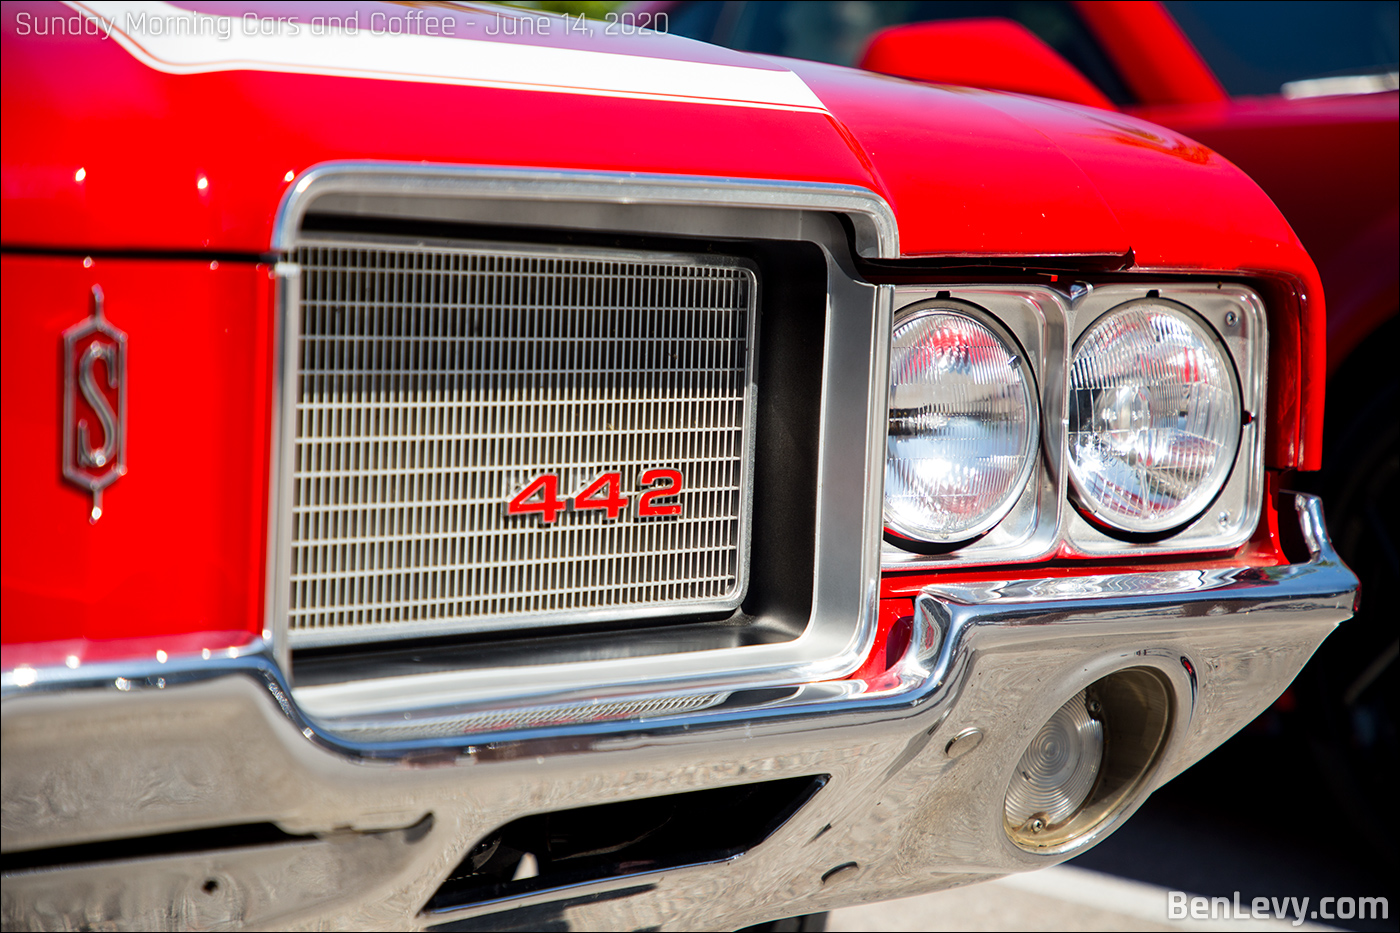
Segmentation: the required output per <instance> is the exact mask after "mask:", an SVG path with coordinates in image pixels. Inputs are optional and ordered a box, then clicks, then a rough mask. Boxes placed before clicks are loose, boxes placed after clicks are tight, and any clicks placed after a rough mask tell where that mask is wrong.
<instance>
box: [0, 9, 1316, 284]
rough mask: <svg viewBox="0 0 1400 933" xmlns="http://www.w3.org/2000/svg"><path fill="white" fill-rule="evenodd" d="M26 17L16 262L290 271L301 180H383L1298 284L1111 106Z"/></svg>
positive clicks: (973, 251)
mask: <svg viewBox="0 0 1400 933" xmlns="http://www.w3.org/2000/svg"><path fill="white" fill-rule="evenodd" d="M12 10H13V11H12V12H9V13H8V15H7V16H6V18H5V23H4V38H3V42H4V55H3V66H2V67H3V104H4V107H3V122H4V136H3V179H4V198H5V211H4V220H3V241H4V243H5V245H6V246H10V247H13V246H23V247H34V248H63V249H93V250H103V249H106V250H141V251H146V250H150V251H212V252H221V253H235V254H238V253H253V254H261V253H266V252H267V251H268V250H269V249H270V244H271V242H272V225H273V220H274V216H275V213H276V208H277V205H278V203H279V202H280V200H281V198H282V196H283V194H284V192H285V191H286V189H287V187H288V186H289V185H290V184H291V183H292V180H293V179H294V178H295V177H296V176H298V175H299V174H301V173H302V172H304V171H305V170H306V169H308V168H309V167H311V166H313V165H316V164H319V163H323V162H327V161H334V160H341V159H354V160H366V159H379V160H388V161H396V162H440V163H458V164H475V165H510V166H539V167H547V168H557V169H586V170H595V171H596V170H608V171H625V172H645V173H664V174H678V175H707V176H723V177H742V178H766V179H787V180H794V181H810V182H826V183H838V184H849V185H858V186H861V187H864V188H869V189H871V190H873V191H875V192H877V193H878V194H880V195H881V196H882V197H883V198H884V199H885V200H886V201H888V202H889V204H890V205H891V206H892V208H893V209H894V212H895V215H896V217H897V218H898V222H899V231H900V248H901V253H902V254H904V255H906V256H1012V257H1014V256H1097V257H1128V259H1127V260H1125V261H1135V262H1136V263H1137V264H1138V265H1147V266H1154V267H1159V268H1219V269H1229V268H1250V267H1255V268H1279V267H1289V266H1293V267H1297V266H1298V265H1299V260H1298V258H1297V256H1296V255H1294V254H1296V253H1299V252H1301V251H1300V250H1299V249H1298V247H1297V241H1296V238H1295V237H1294V236H1293V234H1292V231H1291V230H1289V228H1288V226H1287V224H1286V223H1284V221H1283V220H1282V218H1281V217H1280V216H1279V214H1278V212H1277V211H1276V210H1275V209H1274V208H1273V206H1272V204H1270V202H1269V201H1268V199H1267V198H1266V197H1265V196H1264V195H1263V194H1262V193H1261V192H1260V191H1259V190H1258V188H1257V187H1256V186H1255V185H1254V184H1253V183H1252V182H1250V181H1249V180H1248V179H1247V178H1246V177H1245V176H1244V175H1243V174H1241V173H1240V172H1239V171H1238V170H1236V169H1235V168H1234V167H1233V166H1231V165H1230V164H1229V163H1228V162H1226V161H1225V160H1223V159H1222V158H1220V157H1219V156H1217V155H1215V154H1214V153H1212V152H1211V151H1210V150H1208V149H1206V148H1204V147H1202V146H1200V145H1198V144H1196V143H1194V142H1192V141H1191V140H1189V139H1187V138H1185V137H1182V136H1179V135H1177V134H1174V133H1172V132H1171V131H1168V130H1165V129H1162V128H1160V127H1156V126H1153V125H1152V124H1148V123H1145V122H1142V121H1139V120H1135V119H1132V118H1129V117H1124V116H1121V115H1116V114H1111V113H1105V112H1103V111H1099V110H1093V109H1090V108H1082V107H1076V106H1074V105H1069V104H1059V103H1055V102H1049V101H1043V100H1038V99H1033V98H1027V97H1021V96H1016V95H1009V94H999V93H993V92H985V91H976V90H969V89H964V88H938V87H929V86H925V85H920V84H915V83H912V82H907V81H901V80H898V79H893V78H886V77H882V76H877V75H872V74H868V73H864V72H858V71H853V70H850V69H843V68H837V67H833V66H826V65H819V64H813V63H809V62H793V61H784V60H778V59H772V58H765V57H758V56H751V55H746V54H742V53H738V52H734V51H731V50H727V49H721V48H717V47H714V46H709V45H705V44H703V43H698V42H693V41H690V40H686V39H679V38H675V37H670V36H664V35H657V34H654V33H645V34H640V35H636V34H634V35H618V36H613V35H608V34H606V33H607V30H606V24H603V23H597V22H593V23H585V22H583V21H581V20H576V19H569V18H565V17H555V16H543V15H536V14H533V13H529V12H526V11H520V10H506V9H504V8H499V9H497V8H488V7H480V8H477V7H465V8H456V9H448V8H446V7H443V6H437V5H423V6H404V5H396V4H374V3H364V4H338V5H328V4H315V5H312V4H302V5H297V4H290V5H279V6H277V7H273V6H271V5H263V7H259V5H258V4H249V5H238V6H237V9H236V10H234V9H233V7H232V6H231V5H228V4H178V5H176V4H161V3H154V4H153V3H130V2H112V3H102V2H88V3H72V4H58V3H38V4H29V5H25V6H24V7H23V8H22V9H13V8H12ZM252 13H257V14H259V16H260V17H261V18H256V17H252V16H250V15H245V14H252ZM335 17H339V19H335ZM429 17H433V18H435V19H434V20H433V22H434V23H435V25H434V26H432V27H431V28H430V25H429V23H430V20H429ZM60 23H61V24H62V25H59V24H60ZM447 32H450V33H451V35H450V36H449V35H444V33H447ZM430 33H435V34H430ZM1222 250H1223V252H1222ZM1286 255H1287V256H1290V257H1292V258H1284V257H1285V256H1286ZM1302 262H1303V263H1306V258H1305V257H1304V259H1303V260H1302Z"/></svg>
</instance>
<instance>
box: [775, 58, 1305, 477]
mask: <svg viewBox="0 0 1400 933" xmlns="http://www.w3.org/2000/svg"><path fill="white" fill-rule="evenodd" d="M789 64H790V66H791V67H792V69H793V70H794V71H795V72H797V73H798V74H799V75H801V76H802V78H803V79H804V80H805V81H806V82H807V84H808V85H809V86H810V87H812V89H813V90H815V91H816V92H817V95H818V96H819V97H821V99H822V100H823V101H824V102H826V104H827V106H828V107H830V108H831V109H832V111H833V112H835V113H839V114H841V118H842V121H843V123H844V125H845V126H846V128H847V129H848V131H849V132H850V134H851V136H852V137H853V138H854V139H855V140H857V141H858V142H859V143H860V145H862V146H863V147H865V155H866V157H867V159H868V160H869V161H870V162H871V164H872V165H873V166H874V167H875V172H876V176H877V180H878V181H879V182H880V187H879V189H877V190H880V191H881V193H883V194H884V195H885V197H886V199H887V200H888V201H889V202H890V204H891V206H892V207H893V208H894V210H895V213H896V215H898V216H899V217H900V218H901V226H900V235H901V238H902V239H901V246H902V249H903V252H904V253H905V254H906V255H909V256H920V255H923V256H949V255H973V256H975V255H1002V256H1011V255H1038V256H1054V255H1096V256H1122V257H1124V264H1125V266H1127V267H1130V270H1131V271H1132V272H1135V273H1136V272H1141V271H1148V270H1160V271H1164V272H1178V271H1180V272H1195V273H1200V272H1206V273H1210V272H1221V273H1222V274H1228V275H1231V276H1239V275H1241V274H1242V273H1243V274H1245V275H1247V276H1250V277H1253V278H1254V280H1255V284H1257V285H1259V286H1260V287H1261V288H1262V289H1263V290H1264V291H1265V292H1267V293H1268V297H1269V299H1270V312H1271V321H1272V328H1273V332H1274V335H1275V339H1274V343H1273V346H1272V353H1271V364H1270V366H1271V369H1270V379H1271V383H1270V392H1271V394H1273V395H1275V396H1276V398H1277V402H1278V403H1277V404H1276V405H1272V406H1271V408H1270V421H1269V430H1268V433H1267V438H1268V440H1267V449H1266V459H1267V462H1268V463H1269V465H1270V466H1274V467H1277V468H1289V467H1302V468H1303V469H1317V467H1318V466H1319V465H1320V463H1321V459H1320V458H1321V449H1322V419H1321V412H1322V406H1323V394H1324V388H1325V373H1324V369H1325V363H1324V347H1325V343H1326V342H1325V340H1324V335H1325V333H1326V326H1327V324H1326V321H1327V317H1326V308H1325V305H1324V302H1323V299H1322V286H1321V283H1320V281H1319V279H1318V275H1317V270H1316V267H1315V266H1314V265H1313V263H1312V260H1311V259H1309V258H1308V255H1307V253H1306V252H1304V250H1303V249H1302V247H1301V244H1300V243H1299V240H1298V238H1297V236H1296V235H1295V234H1294V232H1293V230H1292V229H1291V228H1290V227H1289V225H1288V223H1287V222H1286V221H1285V220H1284V219H1283V217H1282V216H1281V215H1280V214H1279V212H1278V209H1277V208H1276V207H1275V206H1274V205H1273V204H1272V202H1270V200H1269V198H1268V196H1267V195H1265V194H1264V192H1262V191H1261V190H1259V188H1258V186H1257V185H1255V184H1254V183H1253V182H1251V181H1248V180H1247V179H1246V177H1245V176H1244V175H1243V174H1242V173H1241V172H1240V171H1239V169H1237V168H1236V167H1235V166H1234V165H1232V164H1231V163H1230V162H1229V161H1228V160H1226V159H1224V158H1222V157H1221V156H1219V155H1217V154H1216V153H1215V152H1213V151H1212V150H1210V149H1208V148H1206V147H1205V146H1203V145H1201V144H1200V143H1198V142H1195V141H1194V140H1192V139H1190V138H1188V137H1186V136H1183V135H1180V134H1178V133H1176V132H1173V131H1171V130H1167V129H1163V128H1162V127H1160V126H1157V125H1154V124H1152V123H1148V122H1146V121H1144V120H1140V119H1137V118H1135V117H1132V116H1128V115H1124V114H1118V113H1112V112H1108V111H1104V110H1097V109H1088V108H1084V107H1078V106H1075V105H1073V104H1066V103H1059V102H1053V101H1042V100H1035V99H1031V98H1027V97H1020V96H1017V95H1011V94H997V93H991V92H986V91H976V90H970V89H958V88H937V87H927V86H924V85H918V84H914V83H911V82H906V81H900V80H897V79H893V78H873V79H872V78H871V77H870V76H864V78H862V76H861V75H860V73H859V72H854V71H851V70H849V69H845V68H838V67H835V66H832V65H823V64H819V63H813V62H801V61H792V62H789ZM872 80H875V81H880V82H881V83H882V84H883V85H885V86H884V87H882V88H879V89H878V90H876V89H874V88H872V86H871V81H872ZM950 126H957V127H958V131H957V132H956V133H951V132H949V128H950ZM932 166H936V167H937V171H933V170H931V167H932ZM1163 191H1170V192H1171V193H1172V194H1171V197H1162V196H1161V192H1163ZM906 217H908V218H918V219H919V222H918V223H917V224H914V223H908V224H906V223H904V218H906Z"/></svg>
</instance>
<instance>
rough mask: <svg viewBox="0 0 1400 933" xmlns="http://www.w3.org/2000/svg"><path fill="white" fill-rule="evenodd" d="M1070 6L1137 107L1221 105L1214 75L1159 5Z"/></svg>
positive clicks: (1116, 1) (1110, 0) (1139, 0)
mask: <svg viewBox="0 0 1400 933" xmlns="http://www.w3.org/2000/svg"><path fill="white" fill-rule="evenodd" d="M1074 6H1075V9H1077V10H1078V11H1079V15H1080V16H1081V17H1083V19H1084V21H1085V23H1087V24H1088V26H1089V29H1090V30H1092V31H1093V32H1094V34H1095V35H1097V36H1098V38H1099V41H1100V42H1101V43H1102V44H1103V48H1104V51H1105V52H1106V53H1107V54H1108V57H1109V59H1110V60H1112V62H1113V64H1114V65H1115V66H1116V67H1117V69H1118V72H1119V74H1121V75H1122V76H1123V80H1124V81H1126V82H1127V84H1128V87H1129V88H1130V89H1131V90H1132V92H1133V93H1134V94H1135V95H1137V98H1138V100H1139V101H1141V102H1142V103H1144V104H1185V103H1211V102H1217V101H1223V100H1225V97H1226V95H1225V89H1224V88H1222V87H1221V86H1220V82H1219V81H1217V80H1216V79H1215V74H1214V73H1213V72H1212V71H1211V70H1210V67H1209V66H1207V65H1206V63H1205V60H1204V59H1202V58H1201V55H1200V53H1199V52H1197V51H1196V47H1195V46H1194V45H1192V44H1191V40H1189V39H1187V38H1186V34H1185V33H1183V32H1182V31H1181V27H1180V26H1178V25H1177V24H1176V20H1174V19H1172V17H1171V14H1169V13H1168V12H1167V11H1166V9H1165V8H1163V6H1162V5H1161V4H1160V3H1156V2H1149V0H1133V2H1122V0H1102V2H1099V0H1075V4H1074Z"/></svg>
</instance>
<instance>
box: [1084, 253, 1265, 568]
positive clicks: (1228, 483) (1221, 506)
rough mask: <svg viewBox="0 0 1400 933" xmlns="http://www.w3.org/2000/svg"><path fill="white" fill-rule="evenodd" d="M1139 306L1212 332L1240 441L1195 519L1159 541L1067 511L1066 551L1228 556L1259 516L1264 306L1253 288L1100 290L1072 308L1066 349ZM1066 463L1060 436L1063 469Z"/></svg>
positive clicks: (1204, 284)
mask: <svg viewBox="0 0 1400 933" xmlns="http://www.w3.org/2000/svg"><path fill="white" fill-rule="evenodd" d="M1142 299H1164V300H1166V301H1168V302H1171V303H1174V304H1178V305H1183V306H1185V307H1186V308H1187V309H1189V310H1190V311H1191V312H1192V313H1194V314H1195V315H1196V316H1197V317H1198V318H1200V319H1201V320H1202V321H1204V322H1205V323H1206V324H1207V325H1208V326H1209V327H1210V328H1211V329H1212V330H1213V331H1214V332H1215V336H1216V337H1217V338H1218V339H1219V342H1220V344H1221V346H1223V348H1224V350H1225V354H1226V356H1227V358H1228V359H1229V362H1230V364H1231V365H1232V366H1233V367H1234V370H1235V378H1236V379H1237V380H1238V385H1239V393H1240V394H1239V397H1240V407H1241V418H1240V421H1241V425H1240V439H1239V446H1238V447H1237V448H1236V451H1235V461H1234V465H1233V467H1232V468H1231V470H1230V472H1229V476H1228V478H1227V479H1226V480H1225V483H1224V485H1223V486H1222V487H1221V488H1220V491H1219V492H1218V493H1217V494H1216V495H1215V497H1214V498H1213V499H1212V500H1211V501H1210V503H1209V504H1208V505H1207V506H1206V507H1205V508H1204V510H1203V511H1202V512H1200V513H1198V514H1196V515H1195V516H1194V517H1193V518H1190V519H1188V520H1187V521H1186V522H1185V524H1183V525H1178V526H1176V527H1175V528H1172V529H1168V530H1167V531H1166V532H1165V533H1163V534H1158V535H1150V536H1138V535H1132V534H1131V533H1126V532H1122V531H1117V530H1112V529H1106V528H1104V527H1102V526H1101V525H1099V524H1097V523H1095V522H1094V521H1092V520H1090V519H1089V518H1087V517H1086V516H1085V515H1084V514H1083V513H1082V512H1081V511H1080V510H1079V509H1077V508H1075V507H1074V506H1073V505H1067V506H1066V508H1065V515H1064V531H1063V536H1064V540H1065V543H1066V545H1067V550H1068V551H1069V552H1070V553H1074V554H1082V555H1085V556H1093V557H1108V556H1119V555H1121V556H1135V555H1140V554H1141V555H1146V554H1161V553H1171V552H1177V553H1182V552H1200V551H1224V550H1232V549H1234V548H1237V547H1239V546H1240V545H1241V544H1244V543H1245V542H1246V541H1248V540H1249V537H1250V535H1252V534H1253V533H1254V529H1255V527H1256V526H1257V525H1258V523H1259V516H1260V514H1261V512H1262V510H1263V501H1264V420H1265V418H1264V415H1265V399H1266V394H1265V389H1266V378H1267V371H1268V368H1267V365H1268V364H1267V361H1268V324H1267V320H1266V315H1265V311H1264V303H1263V301H1262V300H1261V299H1260V297H1259V295H1258V294H1257V293H1256V292H1255V291H1254V290H1253V289H1250V288H1247V287H1245V286H1243V285H1238V284H1235V283H1230V282H1219V281H1214V282H1200V283H1197V282H1189V283H1184V282H1183V283H1170V284H1160V285H1148V284H1144V285H1125V284H1115V285H1104V286H1100V287H1098V288H1095V289H1092V290H1090V291H1089V292H1088V293H1086V294H1084V295H1083V296H1082V297H1080V299H1079V300H1078V301H1076V302H1075V303H1074V305H1073V315H1072V317H1071V319H1070V330H1069V340H1070V346H1077V345H1078V343H1079V339H1080V338H1081V337H1082V336H1083V335H1084V332H1085V331H1087V330H1088V329H1089V328H1090V327H1092V326H1093V324H1094V322H1095V321H1097V320H1099V318H1101V317H1103V315H1104V314H1106V313H1108V312H1109V311H1112V310H1113V309H1114V308H1117V307H1119V306H1120V305H1124V304H1127V303H1129V302H1133V301H1138V300H1142ZM1071 358H1072V357H1071ZM1068 457H1069V453H1068V434H1066V453H1065V458H1066V464H1068ZM1066 473H1068V470H1066ZM1067 501H1068V500H1067Z"/></svg>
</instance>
